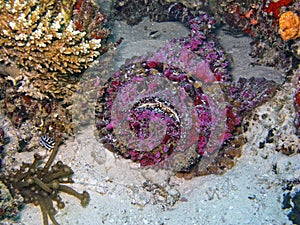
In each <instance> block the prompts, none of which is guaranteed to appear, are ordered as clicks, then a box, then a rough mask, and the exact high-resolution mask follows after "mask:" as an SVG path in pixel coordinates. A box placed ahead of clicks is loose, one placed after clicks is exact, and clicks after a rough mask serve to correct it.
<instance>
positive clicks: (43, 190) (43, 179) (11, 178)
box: [0, 140, 89, 225]
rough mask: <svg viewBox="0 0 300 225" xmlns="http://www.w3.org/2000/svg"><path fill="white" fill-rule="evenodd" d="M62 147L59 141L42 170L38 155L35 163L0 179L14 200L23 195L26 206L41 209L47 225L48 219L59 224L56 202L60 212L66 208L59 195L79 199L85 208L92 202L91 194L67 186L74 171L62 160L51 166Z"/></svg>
mask: <svg viewBox="0 0 300 225" xmlns="http://www.w3.org/2000/svg"><path fill="white" fill-rule="evenodd" d="M60 144H61V141H60V140H57V141H56V144H55V146H54V148H53V150H52V153H51V155H50V156H49V158H48V160H47V162H46V163H45V165H44V166H43V167H42V166H40V163H41V160H42V157H41V156H40V155H39V154H35V155H34V161H33V162H32V163H23V164H22V165H21V167H20V169H18V170H16V171H10V172H6V173H7V174H1V176H0V180H1V181H2V182H3V183H4V184H5V185H6V187H7V188H8V189H9V191H10V194H11V195H12V196H13V197H16V196H21V197H22V198H23V199H24V203H25V204H29V203H33V204H35V205H38V206H40V209H41V213H42V217H43V223H44V225H47V224H48V217H49V218H50V220H51V221H52V223H53V224H58V222H57V221H56V219H55V214H56V209H55V208H54V205H53V202H56V203H57V208H58V209H62V208H64V207H65V203H64V202H63V201H62V199H61V197H60V193H62V192H64V193H67V194H70V195H73V196H74V197H76V198H78V199H79V200H80V202H81V205H82V206H83V207H84V206H86V205H87V204H88V202H89V194H88V193H87V192H86V191H84V192H83V193H82V194H80V193H78V192H77V191H75V190H74V189H72V188H71V187H69V186H67V185H65V184H66V183H73V180H72V179H71V175H72V174H73V171H72V169H71V168H70V167H69V166H67V165H65V164H64V163H63V162H61V161H58V162H56V163H55V164H54V165H52V164H53V161H54V158H55V156H56V154H57V151H58V147H59V145H60Z"/></svg>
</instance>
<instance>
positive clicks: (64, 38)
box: [0, 0, 109, 99]
mask: <svg viewBox="0 0 300 225" xmlns="http://www.w3.org/2000/svg"><path fill="white" fill-rule="evenodd" d="M79 2H80V5H78V3H76V0H71V1H57V0H50V1H48V0H47V1H46V0H33V1H32V0H31V1H27V0H0V28H1V29H0V63H1V64H0V70H1V73H2V74H4V75H5V76H6V79H8V80H12V82H13V83H14V85H18V86H19V90H18V91H19V92H22V93H26V94H27V95H30V96H33V97H36V98H38V99H43V98H45V97H49V96H50V97H53V96H54V97H56V96H64V95H70V94H72V93H73V91H74V89H75V86H74V85H75V83H76V80H77V78H78V75H79V74H80V73H82V72H83V70H84V69H86V68H87V67H88V66H89V65H90V64H91V63H92V62H93V60H94V59H95V58H96V57H97V56H99V55H100V51H101V48H102V44H101V41H102V39H104V38H106V37H107V36H108V33H109V32H108V30H106V29H104V28H103V27H102V25H103V23H104V22H105V21H104V20H105V18H104V16H103V15H102V14H101V13H98V14H95V13H94V15H95V16H98V18H96V20H94V23H96V25H94V26H93V27H91V29H98V31H97V32H98V33H99V32H100V31H101V34H102V35H101V38H102V39H101V38H100V37H99V35H98V36H93V37H91V36H90V35H87V31H86V30H79V29H77V27H76V26H75V24H74V21H73V20H72V17H73V13H75V12H74V11H76V13H77V14H78V13H79V12H80V10H81V8H80V7H81V5H84V4H82V1H79ZM88 2H89V4H90V5H92V6H93V7H94V8H95V9H97V10H98V7H97V6H96V4H95V3H93V2H91V1H88ZM75 7H76V8H75ZM90 8H92V7H90ZM95 9H94V11H95ZM100 15H102V17H101V16H100ZM99 17H101V19H102V20H99ZM89 20H92V19H91V18H89ZM99 25H100V26H99ZM99 27H100V29H99ZM99 30H100V31H99ZM89 32H93V31H89Z"/></svg>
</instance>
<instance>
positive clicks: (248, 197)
mask: <svg viewBox="0 0 300 225" xmlns="http://www.w3.org/2000/svg"><path fill="white" fill-rule="evenodd" d="M113 33H114V35H116V40H117V39H118V37H123V38H124V41H123V43H122V44H121V45H120V46H119V48H118V50H116V51H117V52H116V53H115V56H114V60H115V61H116V68H117V67H118V66H120V65H121V64H123V63H124V61H125V60H126V59H130V58H131V57H133V56H137V55H144V54H145V52H149V53H150V52H154V51H155V50H156V49H157V48H158V47H159V46H163V45H164V43H165V42H166V41H167V40H170V37H173V38H175V37H181V36H184V35H185V34H187V33H188V30H186V28H185V27H183V26H181V25H180V24H178V23H171V22H165V23H152V22H150V21H149V20H148V19H145V20H143V21H142V22H141V23H140V24H138V25H136V26H133V27H131V26H127V25H126V24H124V23H123V22H116V23H115V25H114V30H113ZM154 34H155V35H154ZM218 39H219V41H220V42H221V44H222V45H223V47H224V48H225V50H226V51H227V53H229V54H230V55H231V56H232V58H233V62H234V70H233V75H234V77H238V76H239V75H241V74H242V75H245V74H247V76H249V77H251V76H259V77H265V78H270V79H273V80H276V81H278V82H282V77H283V75H282V74H280V73H278V72H277V71H275V70H273V69H272V68H267V67H259V66H254V67H253V66H250V65H249V64H250V63H251V59H250V57H249V56H248V55H249V51H250V49H249V48H250V47H249V42H250V41H251V40H250V38H247V37H233V36H231V35H229V34H225V33H224V32H223V31H220V32H219V35H218ZM291 91H292V90H291V84H288V83H286V84H284V85H283V87H282V89H281V90H280V91H279V92H278V93H277V95H276V96H275V97H274V98H273V99H272V100H271V101H269V102H268V103H266V104H264V105H263V106H261V107H259V108H257V109H255V110H254V112H253V114H252V115H251V116H250V117H248V118H246V119H245V120H244V122H243V123H244V124H246V123H247V126H248V129H247V131H246V132H245V133H244V135H245V138H246V140H247V142H246V143H245V144H244V146H243V150H242V155H241V157H240V158H239V159H238V160H237V163H236V165H235V166H234V167H233V168H232V169H230V170H228V171H227V172H226V173H225V174H223V175H209V176H201V177H194V178H193V179H191V180H185V179H183V178H177V177H175V176H171V177H170V176H168V174H166V173H165V172H162V171H157V172H156V171H153V170H145V169H140V167H139V165H137V164H135V163H133V162H131V161H130V160H125V159H123V158H122V157H120V156H116V155H114V154H112V153H111V152H110V151H108V150H106V149H105V148H103V147H102V146H101V144H99V143H98V142H97V140H96V139H95V136H94V129H95V128H94V125H93V124H90V125H88V126H85V127H83V128H81V127H80V128H78V130H77V133H76V137H75V139H74V140H68V141H67V142H66V143H65V144H63V145H62V146H61V147H60V151H59V154H58V155H57V158H56V160H63V161H64V163H66V164H67V165H69V166H70V167H71V168H72V169H73V170H74V176H73V179H74V181H75V183H74V184H73V185H72V186H73V187H75V189H76V190H78V191H83V190H86V191H88V192H89V194H90V196H91V200H90V203H89V205H88V206H87V207H86V208H82V207H81V206H80V204H78V202H77V201H78V200H77V199H76V198H72V197H70V196H68V195H62V198H63V199H64V200H66V206H65V208H64V209H62V210H59V211H58V213H57V215H56V219H57V220H58V221H59V222H60V224H64V225H68V224H70V225H71V224H72V225H74V224H88V225H99V224H164V225H171V224H203V225H210V224H227V225H229V224H240V225H243V224H245V225H246V224H273V225H277V224H278V225H279V224H292V222H291V221H289V220H288V217H287V214H288V213H289V210H284V209H282V201H283V193H284V191H283V188H284V187H285V185H286V182H287V181H292V180H294V179H297V178H299V176H300V164H299V161H300V154H296V155H293V156H286V155H284V154H282V153H280V152H277V151H276V141H278V140H274V142H273V143H266V144H265V145H264V146H261V145H260V144H259V143H262V142H265V139H266V138H267V136H268V134H269V132H270V130H271V129H274V128H275V129H277V130H280V129H281V128H280V127H289V126H290V125H291V123H292V122H293V121H292V118H293V115H294V113H295V112H294V111H293V105H292V104H293V103H292V92H291ZM282 99H285V103H286V104H284V105H283V106H282V105H281V106H280V107H282V108H281V111H280V115H281V117H280V115H279V114H278V111H277V110H276V109H277V107H278V105H279V102H281V100H282ZM266 114H267V115H268V117H267V118H265V116H263V115H266ZM279 117H280V118H279ZM279 120H280V123H279V122H278V121H279ZM291 126H292V125H291ZM288 129H291V130H292V128H287V131H286V132H285V134H286V135H289V131H288ZM290 135H293V134H290ZM32 155H33V152H29V153H22V155H16V156H15V157H16V161H20V162H21V161H28V162H31V159H32ZM18 157H19V158H18ZM20 157H22V158H20ZM27 157H28V158H27ZM3 224H5V222H4V223H3ZM16 224H17V223H16ZM19 224H30V225H40V224H42V216H41V214H40V210H39V208H38V207H35V206H33V205H27V206H26V208H25V209H24V210H23V211H22V216H21V222H20V223H19Z"/></svg>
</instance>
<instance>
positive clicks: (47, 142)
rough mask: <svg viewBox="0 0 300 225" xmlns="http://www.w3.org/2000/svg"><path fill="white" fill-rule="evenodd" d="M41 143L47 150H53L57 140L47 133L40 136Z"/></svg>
mask: <svg viewBox="0 0 300 225" xmlns="http://www.w3.org/2000/svg"><path fill="white" fill-rule="evenodd" d="M39 143H40V145H41V146H43V147H45V148H46V149H47V150H51V149H53V148H54V145H55V141H54V140H53V138H52V137H49V136H48V135H47V134H46V135H44V136H42V137H40V139H39Z"/></svg>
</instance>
